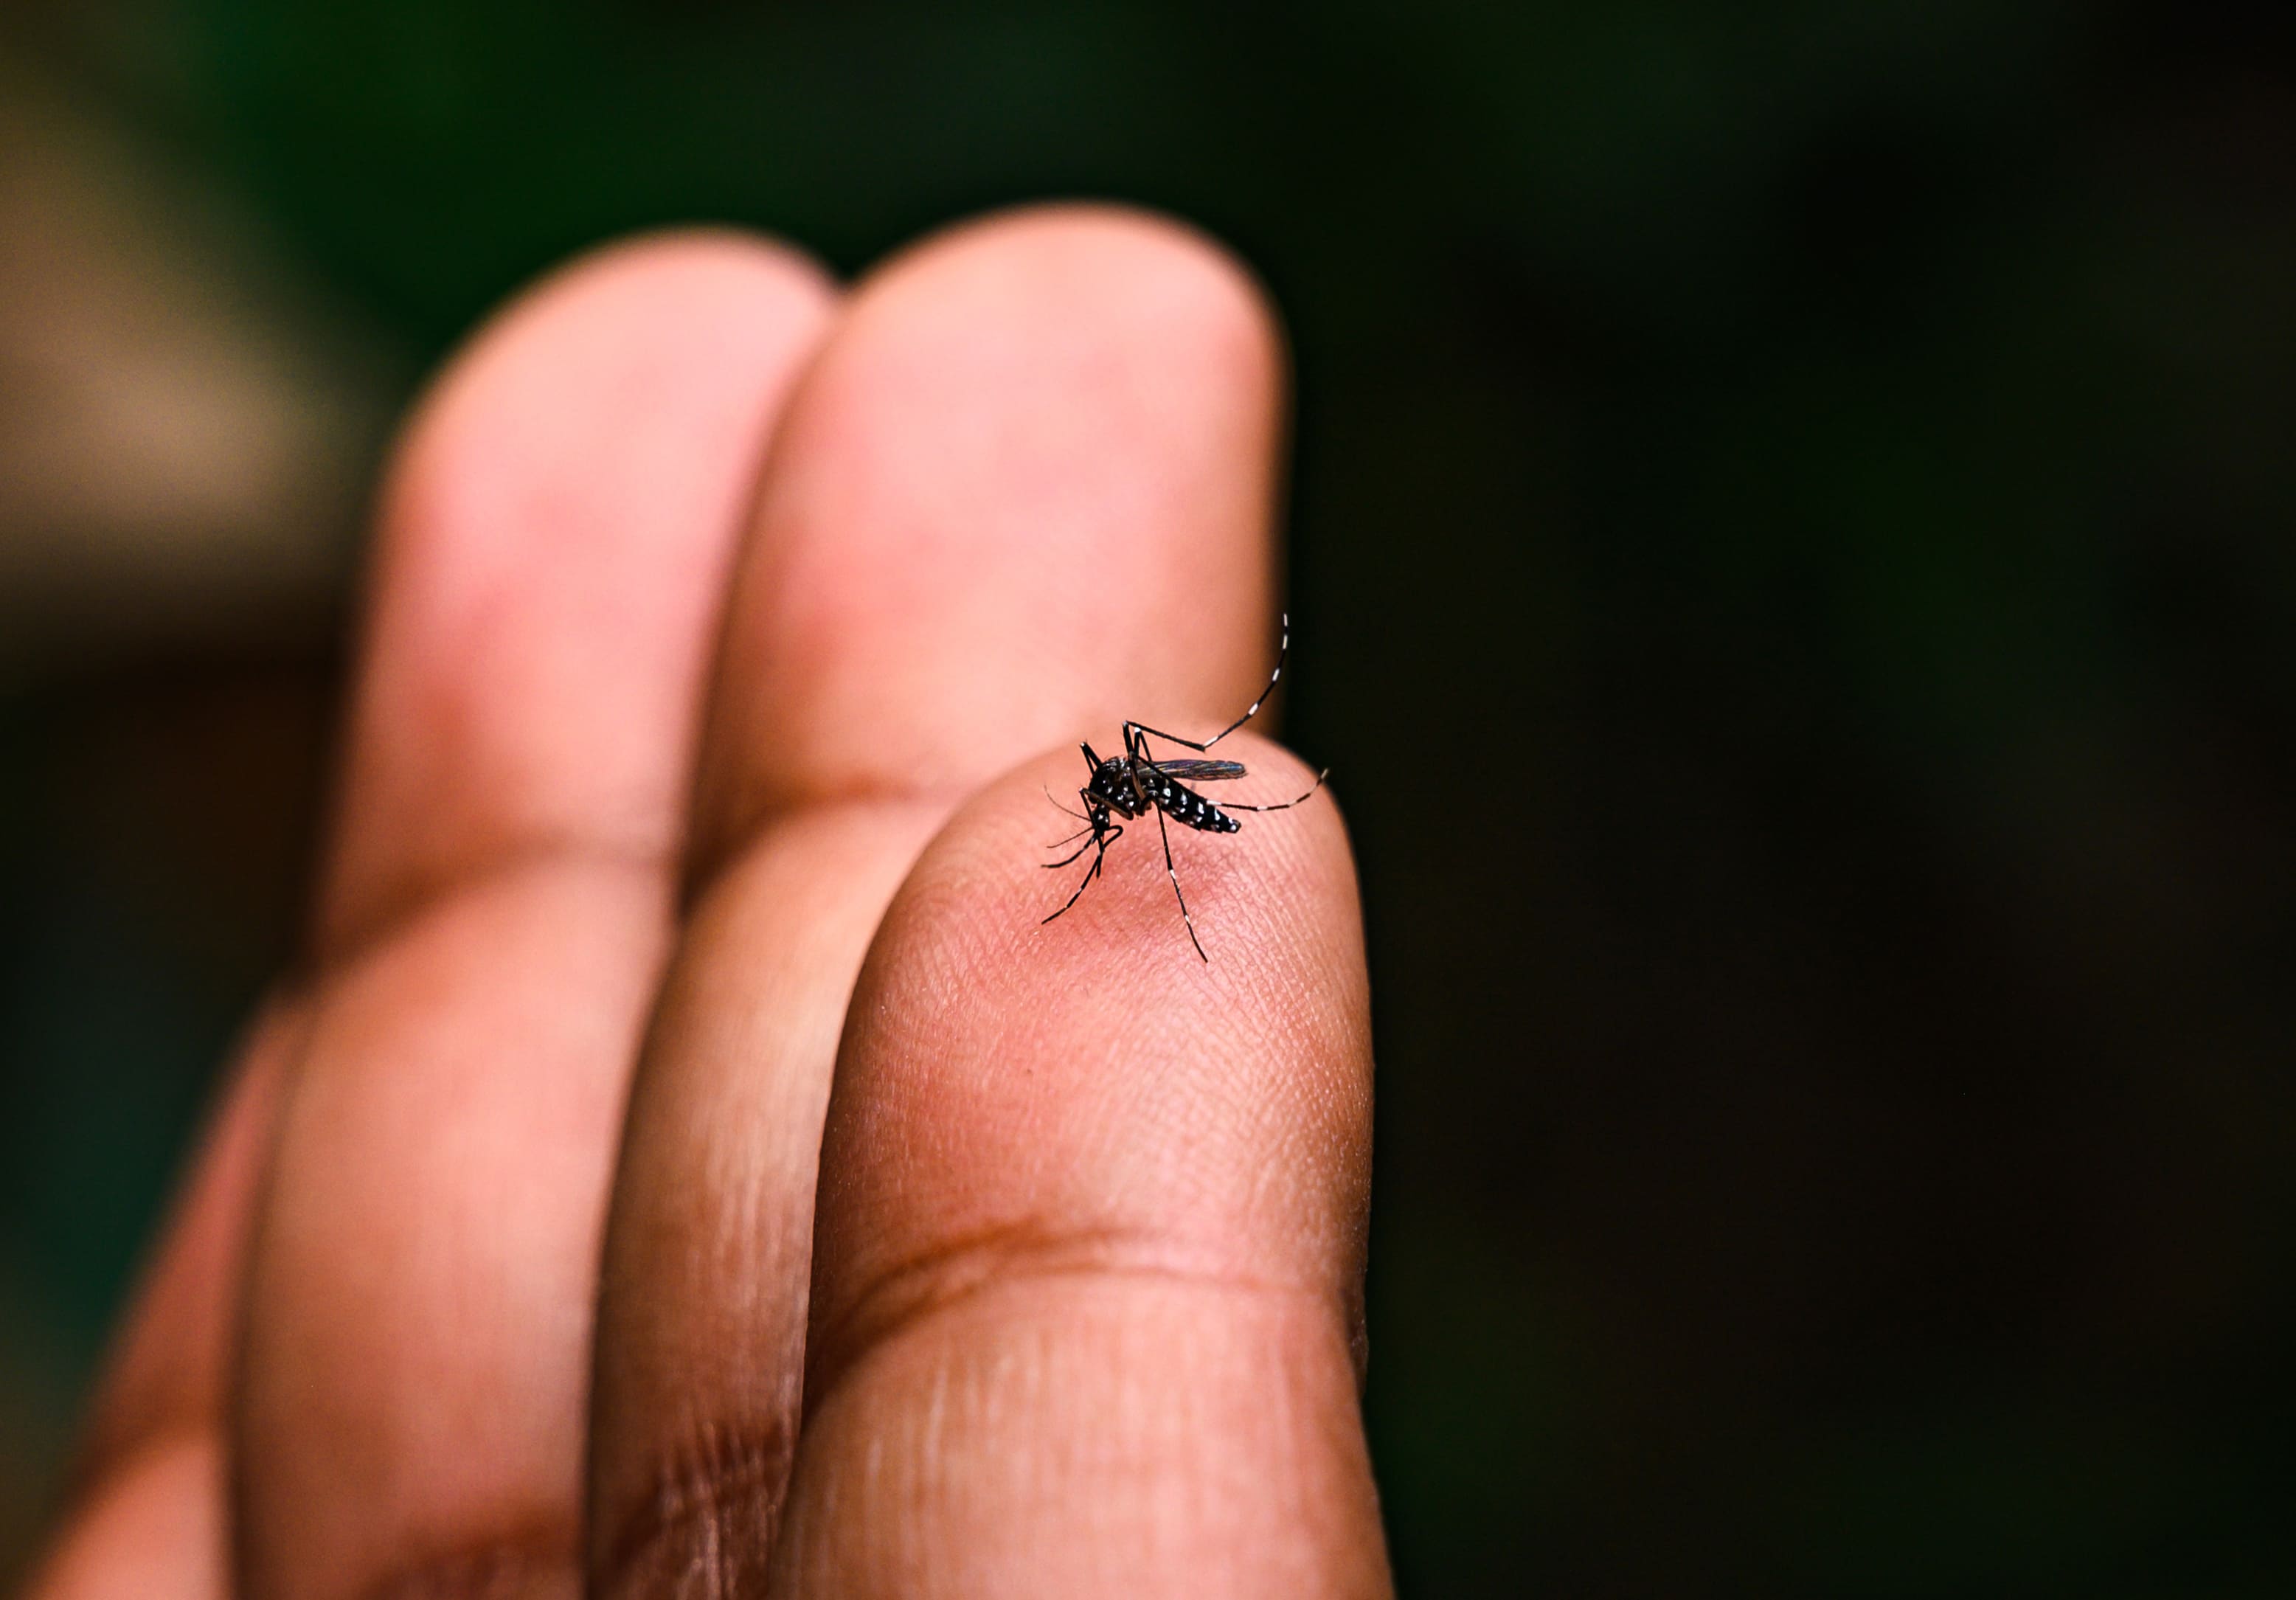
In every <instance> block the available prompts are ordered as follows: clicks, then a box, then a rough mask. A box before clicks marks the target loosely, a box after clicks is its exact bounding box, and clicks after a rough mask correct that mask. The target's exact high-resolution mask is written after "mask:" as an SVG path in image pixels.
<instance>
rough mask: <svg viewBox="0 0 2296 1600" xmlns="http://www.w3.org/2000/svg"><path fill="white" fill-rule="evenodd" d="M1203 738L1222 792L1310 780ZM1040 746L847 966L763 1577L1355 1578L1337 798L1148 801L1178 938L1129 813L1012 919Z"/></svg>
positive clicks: (856, 1590) (1361, 1568)
mask: <svg viewBox="0 0 2296 1600" xmlns="http://www.w3.org/2000/svg"><path fill="white" fill-rule="evenodd" d="M1234 743H1235V744H1239V745H1242V746H1243V747H1244V748H1243V749H1242V750H1240V751H1237V755H1238V757H1239V759H1242V760H1243V761H1244V762H1245V764H1246V765H1247V766H1248V767H1250V768H1251V779H1250V780H1249V783H1250V787H1251V791H1252V795H1251V798H1265V799H1269V800H1273V799H1276V798H1280V797H1283V796H1289V795H1292V794H1296V793H1298V792H1300V789H1301V788H1302V787H1304V786H1305V783H1306V781H1307V779H1308V778H1309V777H1311V776H1312V774H1309V773H1307V772H1305V771H1304V770H1303V769H1302V768H1301V767H1300V765H1299V763H1298V762H1297V761H1295V760H1293V759H1291V758H1290V757H1288V756H1286V755H1283V753H1282V752H1280V751H1276V750H1275V748H1274V747H1273V746H1271V745H1268V744H1267V743H1264V742H1262V741H1259V740H1257V739H1252V738H1250V737H1248V736H1244V737H1239V738H1238V739H1237V740H1235V741H1234ZM1223 748H1226V747H1223ZM1073 759H1074V758H1073V757H1072V756H1066V755H1063V754H1059V753H1056V754H1054V756H1051V757H1048V758H1046V759H1042V760H1039V761H1037V762H1036V763H1034V764H1032V765H1030V766H1029V767H1023V768H1022V769H1021V771H1020V772H1019V773H1018V774H1016V775H1013V776H1011V777H1008V778H1006V779H1005V780H1002V781H1000V782H998V783H997V784H995V785H993V786H992V787H991V788H989V789H988V791H987V792H985V793H984V794H983V796H982V797H981V798H980V800H977V801H975V802H974V803H972V805H970V806H968V807H967V808H965V809H964V811H963V812H961V813H960V814H959V815H958V816H956V817H955V819H954V820H953V821H952V822H951V823H950V824H949V825H948V827H947V829H946V830H945V831H944V832H943V833H941V834H940V836H939V838H938V839H937V840H936V841H935V842H934V843H933V845H932V847H931V849H929V850H928V851H927V852H926V854H925V855H924V857H923V858H922V860H921V861H920V862H919V863H918V865H917V866H916V869H915V870H914V872H913V873H912V874H910V875H909V878H908V881H907V882H906V884H905V885H904V886H903V888H902V890H901V891H900V893H899V895H898V897H897V898H896V900H895V902H894V904H893V907H892V908H891V909H890V911H889V912H888V914H887V915H886V918H885V922H884V926H883V928H882V930H881V931H880V933H879V934H878V937H877V939H876V942H875V944H874V946H873V948H872V950H871V952H870V956H869V958H868V962H867V964H866V966H865V969H864V971H863V972H862V975H861V979H860V983H859V986H858V988H857V990H856V992H855V995H854V1000H853V1007H852V1011H851V1013H850V1020H849V1023H848V1026H847V1030H846V1034H845V1039H844V1044H843V1047H842V1049H841V1052H840V1057H839V1061H838V1067H837V1080H836V1089H835V1093H834V1095H833V1098H832V1104H831V1107H830V1112H829V1118H828V1123H827V1128H826V1130H825V1133H824V1139H823V1147H822V1184H821V1191H820V1199H819V1211H818V1218H817V1221H816V1235H815V1237H816V1259H815V1263H814V1279H813V1292H814V1299H813V1326H812V1336H811V1343H810V1345H809V1347H808V1373H807V1380H806V1385H807V1387H806V1411H807V1417H806V1424H805V1430H804V1434H803V1439H802V1442H801V1445H800V1450H799V1459H798V1463H797V1468H796V1473H795V1475H794V1479H793V1481H792V1486H791V1494H790V1500H789V1506H788V1512H787V1519H788V1520H787V1523H786V1526H785V1528H784V1530H783V1538H782V1543H781V1547H780V1548H779V1550H778V1551H777V1553H776V1558H775V1579H776V1581H777V1582H779V1583H780V1584H782V1585H783V1586H785V1590H786V1592H789V1593H793V1594H806V1595H824V1596H830V1595H885V1594H906V1593H922V1592H931V1593H935V1594H963V1595H974V1594H980V1595H998V1596H1023V1595H1036V1594H1045V1595H1072V1594H1113V1593H1124V1594H1162V1593H1170V1594H1176V1595H1177V1594H1186V1595H1191V1596H1202V1595H1240V1596H1249V1595H1277V1594H1297V1595H1310V1594H1312V1595H1375V1594H1382V1593H1384V1592H1385V1590H1386V1587H1387V1578H1386V1568H1385V1558H1384V1555H1383V1553H1382V1542H1381V1534H1380V1529H1379V1521H1378V1512H1377V1505H1376V1500H1375V1497H1374V1491H1373V1487H1372V1481H1371V1476H1370V1471H1369V1465H1368V1460H1367V1456H1366V1454H1365V1445H1364V1439H1363V1433H1362V1428H1361V1424H1360V1422H1359V1420H1358V1412H1357V1383H1358V1378H1359V1375H1360V1374H1359V1367H1358V1364H1357V1361H1358V1356H1359V1352H1360V1349H1361V1345H1360V1330H1361V1310H1360V1307H1361V1296H1360V1289H1359V1286H1360V1284H1361V1279H1362V1271H1363V1240H1364V1226H1365V1203H1366V1200H1367V1195H1368V1181H1369V1156H1370V1134H1371V1121H1370V1114H1371V1054H1370V1037H1369V1027H1368V1021H1369V1019H1368V998H1367V991H1366V987H1365V973H1364V964H1363V942H1362V931H1361V926H1360V923H1359V919H1358V915H1357V899H1356V889H1355V879H1354V872H1353V867H1352V865H1351V863H1350V861H1349V853H1348V847H1347V841H1346V836H1345V833H1344V831H1343V829H1342V828H1341V824H1340V821H1339V816H1338V812H1337V809H1336V808H1335V807H1334V806H1333V804H1331V803H1329V801H1328V800H1325V799H1322V798H1319V799H1318V800H1316V801H1313V802H1311V803H1310V804H1308V805H1307V806H1303V807H1301V808H1298V809H1295V810H1292V811H1288V812H1285V813H1283V814H1281V815H1280V816H1263V817H1256V818H1253V819H1251V821H1250V822H1249V823H1248V824H1247V825H1246V826H1245V827H1244V828H1243V830H1242V832H1241V833H1238V834H1236V835H1234V836H1233V837H1230V836H1227V835H1224V834H1214V833H1193V832H1188V831H1185V830H1175V831H1176V832H1177V833H1180V837H1179V838H1177V839H1175V840H1174V841H1173V846H1174V854H1175V857H1176V858H1177V863H1178V872H1179V874H1180V878H1181V881H1182V882H1183V883H1184V885H1185V889H1186V890H1187V894H1188V898H1189V904H1190V906H1191V907H1193V910H1194V912H1195V915H1196V920H1197V923H1198V925H1199V927H1200V928H1201V929H1202V931H1203V934H1204V941H1205V944H1206V946H1207V948H1208V949H1209V950H1210V956H1211V959H1210V963H1209V964H1206V963H1203V962H1200V961H1198V960H1197V958H1196V956H1195V953H1194V951H1193V949H1192V948H1191V947H1190V945H1189V942H1188V939H1187V938H1186V935H1185V932H1184V931H1183V928H1182V924H1181V921H1180V916H1179V913H1178V909H1177V906H1176V905H1175V903H1174V898H1173V893H1172V887H1171V884H1170V882H1169V881H1168V879H1167V876H1166V874H1165V871H1164V864H1163V860H1162V858H1161V852H1160V850H1159V849H1157V848H1156V841H1154V840H1147V841H1144V846H1127V847H1124V848H1122V849H1119V850H1118V851H1115V852H1111V857H1110V862H1109V865H1108V866H1107V869H1106V870H1105V872H1104V874H1103V878H1102V881H1101V882H1098V883H1095V885H1094V886H1093V888H1092V890H1090V892H1089V893H1088V894H1087V896H1086V897H1085V898H1084V899H1083V900H1082V901H1080V902H1079V904H1078V907H1077V909H1076V910H1075V911H1074V912H1072V913H1071V914H1070V915H1069V916H1067V917H1064V918H1063V919H1062V920H1061V921H1060V922H1057V923H1052V924H1050V925H1048V926H1040V925H1039V924H1038V922H1037V919H1038V918H1039V917H1040V916H1042V915H1044V910H1045V905H1046V883H1045V878H1046V874H1044V873H1042V872H1040V871H1038V870H1037V861H1038V860H1039V859H1040V858H1041V857H1040V855H1039V851H1038V844H1039V841H1040V840H1041V839H1042V836H1043V833H1042V831H1043V827H1044V814H1045V806H1044V797H1043V793H1042V785H1044V784H1048V783H1051V782H1053V781H1054V780H1055V779H1058V778H1062V777H1064V776H1069V775H1070V764H1071V763H1072V762H1073ZM1071 781H1073V779H1072V778H1071ZM1238 787H1239V788H1242V787H1244V785H1242V784H1239V785H1238ZM1149 826H1150V827H1151V829H1152V827H1153V825H1152V824H1149ZM775 1592H783V1590H782V1589H777V1590H776V1591H775Z"/></svg>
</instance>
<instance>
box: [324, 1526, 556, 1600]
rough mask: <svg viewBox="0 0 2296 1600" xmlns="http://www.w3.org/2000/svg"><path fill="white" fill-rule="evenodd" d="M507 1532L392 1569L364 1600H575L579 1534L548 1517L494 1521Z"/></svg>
mask: <svg viewBox="0 0 2296 1600" xmlns="http://www.w3.org/2000/svg"><path fill="white" fill-rule="evenodd" d="M493 1522H494V1523H495V1525H496V1526H497V1527H499V1528H501V1529H502V1530H503V1531H501V1532H499V1533H496V1534H491V1535H488V1537H486V1538H480V1539H476V1540H473V1541H472V1542H471V1543H470V1544H468V1545H464V1546H461V1547H448V1548H446V1549H443V1550H440V1551H439V1552H438V1553H437V1554H435V1555H424V1556H421V1557H418V1558H417V1559H415V1560H414V1561H411V1562H407V1563H404V1564H402V1565H399V1566H397V1567H394V1568H393V1569H391V1570H390V1571H389V1572H387V1573H385V1574H384V1576H383V1577H382V1578H381V1579H379V1580H378V1581H376V1582H375V1583H373V1584H372V1585H370V1586H368V1587H367V1588H365V1589H363V1590H362V1591H361V1596H362V1600H575V1596H578V1594H579V1593H580V1583H579V1579H578V1578H577V1576H576V1573H577V1572H578V1568H577V1567H576V1566H575V1564H574V1548H575V1537H576V1536H575V1529H574V1526H573V1524H572V1523H571V1522H570V1521H568V1520H567V1519H566V1518H564V1517H562V1516H559V1515H554V1514H550V1513H546V1512H537V1513H529V1514H526V1515H525V1516H523V1517H519V1516H510V1517H502V1518H496V1519H493Z"/></svg>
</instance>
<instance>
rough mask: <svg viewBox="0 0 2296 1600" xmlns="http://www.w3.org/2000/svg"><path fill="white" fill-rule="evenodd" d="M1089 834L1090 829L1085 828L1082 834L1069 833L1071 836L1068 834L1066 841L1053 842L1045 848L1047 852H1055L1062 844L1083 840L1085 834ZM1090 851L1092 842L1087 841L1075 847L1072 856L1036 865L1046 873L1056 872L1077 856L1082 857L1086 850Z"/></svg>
mask: <svg viewBox="0 0 2296 1600" xmlns="http://www.w3.org/2000/svg"><path fill="white" fill-rule="evenodd" d="M1091 832H1092V830H1091V829H1090V828H1087V829H1085V830H1084V831H1083V833H1071V834H1070V835H1069V838H1068V839H1059V840H1055V841H1053V842H1052V843H1050V844H1048V845H1046V847H1045V848H1046V849H1048V850H1056V849H1060V848H1061V846H1062V845H1064V844H1066V843H1068V841H1069V839H1083V838H1084V835H1085V833H1091ZM1088 849H1092V841H1088V840H1087V841H1086V842H1085V843H1083V844H1080V845H1078V846H1077V848H1076V852H1075V854H1074V855H1068V856H1062V857H1061V858H1060V859H1059V860H1058V861H1045V862H1040V863H1038V865H1039V866H1042V867H1043V868H1044V869H1045V870H1046V872H1057V871H1059V870H1060V869H1061V868H1062V867H1063V866H1067V865H1068V864H1069V863H1070V862H1071V861H1073V860H1075V859H1076V858H1077V857H1078V856H1081V855H1083V854H1084V853H1085V852H1086V851H1087V850H1088Z"/></svg>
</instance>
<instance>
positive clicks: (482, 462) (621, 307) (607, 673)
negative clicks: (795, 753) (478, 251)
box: [320, 231, 835, 950]
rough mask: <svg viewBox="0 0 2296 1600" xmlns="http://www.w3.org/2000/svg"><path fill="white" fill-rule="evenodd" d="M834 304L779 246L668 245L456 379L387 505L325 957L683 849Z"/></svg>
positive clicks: (426, 403)
mask: <svg viewBox="0 0 2296 1600" xmlns="http://www.w3.org/2000/svg"><path fill="white" fill-rule="evenodd" d="M834 306H835V291H834V289H833V287H832V285H831V283H830V282H829V280H828V278H827V276H826V275H824V273H823V272H822V271H821V269H820V268H819V267H816V266H815V265H814V264H813V263H811V262H810V261H808V259H807V258H804V257H803V256H802V255H800V254H799V253H798V252H796V251H794V250H790V249H788V248H786V247H784V246H781V245H778V244H775V243H773V242H768V241H765V240H762V239H756V238H750V237H747V236H743V235H741V234H734V233H731V232H717V231H694V232H685V233H677V234H657V235H653V236H650V237H646V238H642V239H637V240H633V241H628V242H623V243H619V244H615V245H610V246H607V247H605V248H603V249H602V250H597V251H594V252H593V253H592V254H590V255H588V256H586V257H584V258H581V259H579V260H578V261H576V262H574V263H573V264H571V265H570V266H568V267H563V268H561V269H560V270H558V271H557V272H554V273H553V274H551V275H549V276H547V277H545V279H543V280H542V281H541V282H540V283H537V284H536V285H535V286H533V287H532V288H530V289H529V290H527V291H524V292H523V293H521V294H520V295H519V296H518V297H517V298H515V299H512V301H511V302H510V303H509V304H508V305H507V306H506V307H504V308H503V310H502V311H501V312H499V313H498V314H497V315H496V316H495V317H494V318H493V319H492V320H491V321H489V322H488V324H487V325H486V326H485V327H483V328H482V329H481V330H480V332H478V333H477V334H476V335H475V336H473V338H472V339H471V341H470V342H469V343H468V345H467V346H466V347H465V348H464V349H463V352H462V354H460V355H459V356H458V357H455V359H454V360H453V361H451V362H450V363H449V364H448V365H447V368H446V369H445V371H444V372H443V373H442V374H441V375H440V376H439V379H438V380H437V381H436V382H434V383H433V384H432V386H431V388H430V392H429V394H428V395H427V396H426V397H425V398H424V399H423V400H422V402H421V403H420V404H419V405H418V406H416V408H415V410H414V414H413V417H412V419H411V420H410V422H409V423H408V424H407V426H406V430H405V431H404V433H403V435H402V439H401V442H400V444H399V446H398V448H397V450H396V451H395V453H394V455H393V459H392V463H391V465H390V467H389V472H388V473H387V474H386V480H385V486H384V489H383V492H382V494H381V502H380V506H379V512H378V529H377V537H376V540H375V552H374V555H373V565H372V570H371V573H370V578H369V585H370V587H371V589H372V591H373V592H372V595H371V597H370V601H369V615H368V618H367V620H366V625H365V638H364V640H363V641H362V649H361V655H362V665H361V669H360V674H359V684H358V688H357V694H356V697H355V703H354V712H353V718H352V726H351V735H350V741H349V752H348V775H347V777H346V780H345V782H344V784H343V787H342V801H341V807H342V809H341V815H340V817H339V818H338V826H337V837H336V839H335V842H334V851H333V858H332V861H331V863H330V868H329V872H328V874H327V882H326V886H325V890H324V894H323V896H322V913H321V918H320V924H321V925H320V935H321V945H322V948H323V950H324V949H332V948H341V947H343V946H345V945H347V944H348V943H350V942H352V941H353V940H354V939H355V938H356V936H357V932H358V931H359V930H362V929H365V928H368V927H371V926H372V925H373V924H374V923H377V922H378V921H381V920H383V919H384V918H386V917H387V916H388V915H390V914H391V912H392V911H393V910H394V909H395V908H397V907H403V906H404V905H405V904H406V903H407V902H409V901H410V900H412V899H414V898H419V897H420V896H421V895H422V894H424V893H426V892H430V891H432V890H436V889H438V888H439V887H440V886H441V885H442V884H443V883H445V882H447V881H449V880H450V879H453V878H455V876H457V875H460V874H467V873H469V872H470V871H471V870H473V869H474V868H476V867H477V866H480V865H481V864H483V863H484V862H485V861H486V860H488V859H490V858H496V857H502V856H504V855H506V854H511V853H515V852H518V851H521V850H530V849H536V848H553V847H560V846H567V845H573V846H577V847H580V848H589V849H599V850H603V851H611V852H614V853H619V854H627V855H632V856H638V857H660V856H663V855H665V854H667V853H668V851H669V850H670V849H673V848H674V845H675V841H676V837H677V834H678V833H679V831H680V829H681V827H682V825H683V818H684V809H685V792H686V787H687V782H688V770H687V768H688V765H689V762H690V759H691V747H692V745H693V740H694V737H695V734H696V729H697V725H698V718H697V715H696V711H695V704H696V702H697V700H698V697H699V693H700V682H701V672H702V670H703V668H704V665H705V663H706V661H707V657H708V652H709V644H710V642H711V636H712V622H713V620H714V617H715V613H716V611H717V605H718V603H719V600H720V597H721V594H722V588H723V584H724V579H725V574H726V568H727V566H728V564H729V562H730V560H731V557H732V554H733V550H734V545H735V542H736V539H737V537H738V535H739V533H740V529H741V526H742V521H743V513H744V512H745V510H746V508H747V505H748V504H749V501H750V496H751V494H752V486H753V484H754V481H755V479H756V475H757V471H758V463H759V460H760V458H761V456H762V454H763V452H764V449H765V447H766V444H767V439H768V438H769V436H770V435H771V433H772V431H773V428H774V423H775V418H776V417H777V415H778V414H779V411H780V407H781V405H782V402H783V398H784V397H785V395H786V393H787V391H788V390H789V388H790V386H791V383H792V382H793V381H794V379H795V377H796V374H797V373H798V371H799V368H800V367H801V366H802V365H803V364H804V362H805V361H806V359H807V358H808V356H809V355H810V353H811V351H812V349H813V348H814V346H815V344H816V342H817V341H818V340H819V339H820V337H821V335H822V333H823V332H824V329H825V328H826V326H827V325H828V323H829V321H830V318H831V316H832V314H833V310H834Z"/></svg>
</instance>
